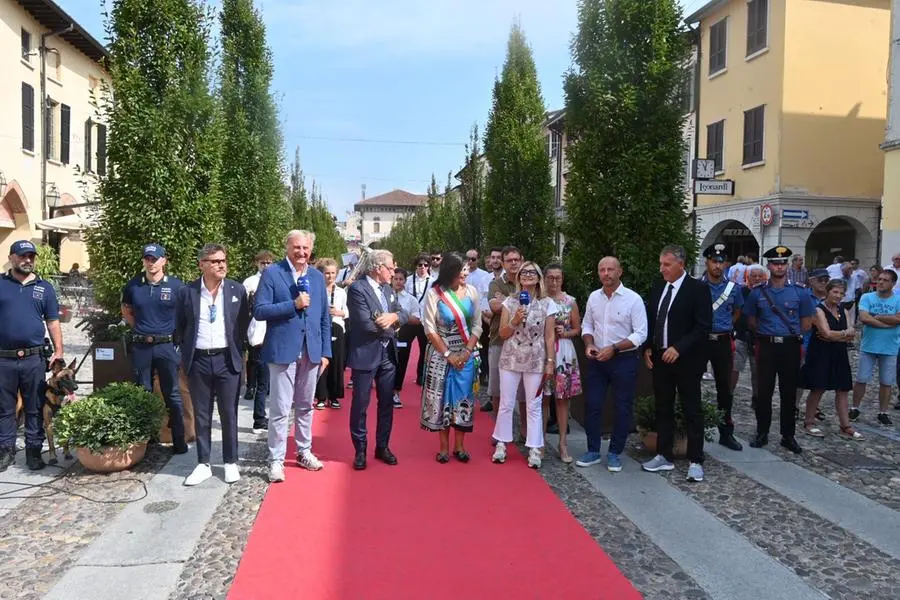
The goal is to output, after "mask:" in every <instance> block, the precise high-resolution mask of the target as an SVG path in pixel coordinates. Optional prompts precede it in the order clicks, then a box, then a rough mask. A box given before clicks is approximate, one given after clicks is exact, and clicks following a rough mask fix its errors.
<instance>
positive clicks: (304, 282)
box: [297, 275, 309, 312]
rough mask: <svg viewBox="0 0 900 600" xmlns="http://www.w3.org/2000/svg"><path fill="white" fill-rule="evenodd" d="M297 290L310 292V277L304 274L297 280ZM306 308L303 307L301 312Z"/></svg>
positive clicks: (303, 292)
mask: <svg viewBox="0 0 900 600" xmlns="http://www.w3.org/2000/svg"><path fill="white" fill-rule="evenodd" d="M297 292H299V293H300V294H309V277H307V276H306V275H303V276H302V277H300V278H299V279H298V280H297ZM305 310H306V309H305V308H304V309H302V310H301V311H300V312H304V311H305Z"/></svg>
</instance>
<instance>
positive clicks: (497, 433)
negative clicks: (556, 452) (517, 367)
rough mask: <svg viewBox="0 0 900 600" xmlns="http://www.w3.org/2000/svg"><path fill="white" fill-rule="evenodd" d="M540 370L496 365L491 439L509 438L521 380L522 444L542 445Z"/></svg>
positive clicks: (506, 439)
mask: <svg viewBox="0 0 900 600" xmlns="http://www.w3.org/2000/svg"><path fill="white" fill-rule="evenodd" d="M541 375H542V374H541V373H518V372H516V371H507V370H506V369H500V410H499V411H498V412H497V422H496V423H495V424H494V439H495V440H497V441H498V442H511V441H513V408H514V407H515V405H516V396H517V393H518V391H519V385H520V384H521V385H522V387H523V388H525V410H526V411H527V412H528V432H527V437H526V438H525V445H526V446H528V447H529V448H541V447H543V446H544V421H543V418H542V416H541V405H542V404H543V399H542V397H541V395H540V394H538V387H539V386H540V385H541Z"/></svg>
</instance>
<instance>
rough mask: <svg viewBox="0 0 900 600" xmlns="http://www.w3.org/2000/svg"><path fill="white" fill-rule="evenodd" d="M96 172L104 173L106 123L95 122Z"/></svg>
mask: <svg viewBox="0 0 900 600" xmlns="http://www.w3.org/2000/svg"><path fill="white" fill-rule="evenodd" d="M97 174H98V175H106V125H103V124H102V123H97Z"/></svg>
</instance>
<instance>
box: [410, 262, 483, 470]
mask: <svg viewBox="0 0 900 600" xmlns="http://www.w3.org/2000/svg"><path fill="white" fill-rule="evenodd" d="M468 274H469V268H468V266H467V265H466V262H465V261H464V260H463V258H462V256H461V255H460V254H458V253H456V252H448V253H447V254H444V256H443V258H442V260H441V270H440V274H439V275H438V278H437V280H436V281H435V282H434V284H433V285H432V286H431V289H429V290H428V293H427V294H426V295H425V302H424V304H423V311H422V325H423V326H424V328H425V335H427V336H428V347H427V348H426V350H425V374H424V385H423V387H422V418H421V425H422V428H423V429H426V430H428V431H436V432H438V437H439V440H440V449H439V451H438V453H437V456H436V457H435V459H436V460H437V461H438V462H439V463H447V462H449V461H450V430H451V429H453V430H455V432H456V433H455V434H454V440H453V442H454V444H453V446H454V450H453V456H454V457H455V458H456V459H457V460H459V461H460V462H469V453H468V452H467V451H466V448H465V437H466V433H469V432H470V431H472V428H473V426H474V424H475V393H476V391H477V388H476V386H477V382H478V354H477V353H476V352H475V348H476V346H477V345H478V338H479V336H480V335H481V309H480V308H479V294H478V290H476V289H475V287H474V286H471V285H467V284H466V276H467V275H468Z"/></svg>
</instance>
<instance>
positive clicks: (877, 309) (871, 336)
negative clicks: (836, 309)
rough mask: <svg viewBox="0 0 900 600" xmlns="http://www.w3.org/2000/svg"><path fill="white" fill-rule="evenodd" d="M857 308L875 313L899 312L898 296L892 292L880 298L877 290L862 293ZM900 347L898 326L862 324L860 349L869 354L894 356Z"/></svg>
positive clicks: (890, 313) (889, 313)
mask: <svg viewBox="0 0 900 600" xmlns="http://www.w3.org/2000/svg"><path fill="white" fill-rule="evenodd" d="M859 310H861V311H866V312H867V313H869V314H870V315H872V316H873V317H874V316H876V315H896V314H897V313H900V296H898V295H896V294H893V295H891V296H890V297H889V298H882V297H880V296H879V295H878V292H869V293H868V294H863V296H862V298H860V300H859ZM898 348H900V326H894V327H890V328H881V327H872V326H871V325H863V336H862V351H863V352H867V353H869V354H885V355H890V356H896V355H897V350H898Z"/></svg>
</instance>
